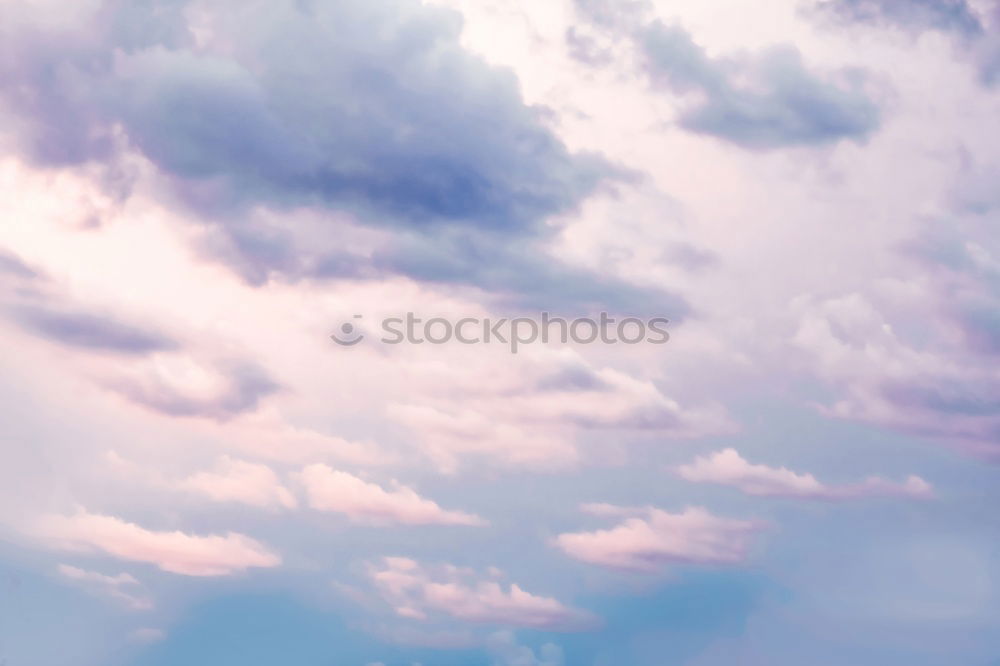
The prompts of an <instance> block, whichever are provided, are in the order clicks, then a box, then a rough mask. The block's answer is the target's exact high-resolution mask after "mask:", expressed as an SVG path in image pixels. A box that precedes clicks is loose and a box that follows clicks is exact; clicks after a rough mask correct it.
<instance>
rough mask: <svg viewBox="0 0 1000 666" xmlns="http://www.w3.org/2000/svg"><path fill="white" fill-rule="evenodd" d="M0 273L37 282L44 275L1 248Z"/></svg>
mask: <svg viewBox="0 0 1000 666" xmlns="http://www.w3.org/2000/svg"><path fill="white" fill-rule="evenodd" d="M0 273H5V274H7V275H11V276H13V277H15V278H20V279H23V280H35V279H38V278H41V277H42V274H41V273H39V272H38V271H37V270H35V269H34V268H32V267H31V266H29V265H28V264H26V263H25V262H24V261H23V260H22V259H21V257H19V256H17V255H16V254H14V253H13V252H10V251H9V250H6V249H4V248H2V247H0Z"/></svg>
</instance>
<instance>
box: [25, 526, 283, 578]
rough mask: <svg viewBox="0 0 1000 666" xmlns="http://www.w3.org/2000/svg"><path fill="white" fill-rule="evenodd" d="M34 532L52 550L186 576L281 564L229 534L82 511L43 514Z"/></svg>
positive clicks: (244, 538)
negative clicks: (167, 528)
mask: <svg viewBox="0 0 1000 666" xmlns="http://www.w3.org/2000/svg"><path fill="white" fill-rule="evenodd" d="M36 533H37V535H38V536H40V537H42V538H43V539H45V540H47V541H49V542H51V543H52V545H53V546H54V547H56V548H60V549H64V550H77V551H88V550H98V551H103V552H105V553H107V554H109V555H112V556H114V557H118V558H120V559H123V560H132V561H135V562H148V563H150V564H155V565H156V566H157V567H159V568H160V569H162V570H164V571H169V572H171V573H177V574H183V575H186V576H226V575H229V574H233V573H236V572H240V571H244V570H246V569H249V568H252V567H276V566H278V565H279V564H281V558H280V557H279V556H278V555H276V554H275V553H273V552H271V551H270V550H268V549H267V548H266V547H265V546H264V545H263V544H261V543H259V542H257V541H255V540H254V539H251V538H250V537H247V536H244V535H242V534H238V533H235V532H228V533H227V534H225V535H209V536H195V535H190V534H186V533H184V532H180V531H173V532H157V531H153V530H148V529H145V528H143V527H140V526H139V525H136V524H135V523H129V522H126V521H124V520H122V519H120V518H116V517H114V516H103V515H99V514H93V513H88V512H86V511H80V512H79V513H77V514H75V515H72V516H62V515H49V516H45V517H43V518H42V519H41V520H40V521H39V524H38V526H37V528H36Z"/></svg>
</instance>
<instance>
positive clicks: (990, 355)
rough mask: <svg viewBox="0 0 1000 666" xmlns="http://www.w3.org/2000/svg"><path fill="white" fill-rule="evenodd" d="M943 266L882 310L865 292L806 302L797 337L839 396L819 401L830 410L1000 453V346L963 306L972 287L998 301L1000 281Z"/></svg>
mask: <svg viewBox="0 0 1000 666" xmlns="http://www.w3.org/2000/svg"><path fill="white" fill-rule="evenodd" d="M960 256H961V255H960ZM988 257H989V254H988V253H987V254H986V255H984V256H983V258H984V259H986V258H988ZM941 268H942V270H941V271H940V273H938V274H936V275H935V276H934V279H933V280H930V281H925V280H923V279H920V280H919V282H917V284H916V288H917V289H918V291H919V293H920V294H921V298H920V300H919V302H917V303H915V304H914V305H913V306H912V308H911V307H899V308H896V309H893V308H891V306H890V305H883V306H881V307H878V306H876V304H874V303H873V302H872V301H871V300H870V299H869V298H868V297H866V296H863V295H861V294H859V293H851V294H846V295H842V296H838V297H833V298H828V299H822V300H814V299H809V300H807V301H805V302H802V303H800V306H799V309H800V318H799V326H798V330H797V331H796V333H795V338H794V343H795V344H796V345H797V346H798V347H799V349H801V350H802V351H803V352H805V353H806V355H807V358H808V359H809V361H810V362H811V366H812V368H813V370H814V371H815V372H816V374H817V375H818V376H819V377H820V378H821V379H823V380H825V381H826V382H828V383H829V384H830V385H832V386H834V387H835V388H836V389H837V391H838V393H837V399H836V400H835V401H834V402H833V403H832V404H830V405H827V406H825V407H824V408H823V409H824V411H825V412H826V413H828V414H830V415H831V416H835V417H839V418H844V419H850V420H856V421H862V422H866V423H873V424H876V425H880V426H884V427H889V428H893V429H895V430H898V431H901V432H905V433H909V434H913V435H918V436H922V437H930V438H934V439H938V440H941V441H943V442H945V443H947V444H950V445H953V446H956V447H958V448H961V449H963V450H965V451H967V452H970V453H972V454H974V455H978V456H981V457H984V458H990V459H996V460H1000V446H998V444H997V437H998V436H1000V416H998V414H1000V400H998V399H997V396H998V395H1000V376H998V374H997V372H996V367H997V366H996V353H995V352H994V351H992V350H991V348H990V344H989V339H988V338H983V337H982V336H987V335H988V331H989V326H990V323H989V321H988V320H987V321H985V322H981V321H980V322H977V321H974V320H973V321H969V320H968V319H965V318H964V316H963V315H964V313H963V308H962V307H961V304H962V302H963V300H965V299H966V298H968V296H969V295H971V294H977V295H978V297H981V298H983V299H987V300H986V302H988V301H989V299H991V298H995V296H991V295H990V292H991V290H993V289H994V288H995V287H994V286H992V285H990V284H989V283H988V282H986V283H981V282H978V280H977V279H972V280H969V279H968V278H970V277H971V276H970V275H968V274H966V273H965V271H961V270H959V271H957V274H953V273H952V269H946V268H943V267H941ZM883 308H884V310H885V311H887V312H891V313H892V314H891V315H886V314H884V313H883ZM911 322H919V326H920V329H919V330H921V331H922V333H921V335H920V336H915V337H914V336H912V333H911V332H912V331H913V330H917V329H915V328H914V327H913V323H911ZM979 325H985V327H986V329H985V330H983V329H978V328H977V327H978V326H979ZM956 333H959V335H958V336H956ZM962 335H964V336H965V339H963V338H962Z"/></svg>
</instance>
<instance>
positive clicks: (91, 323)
mask: <svg viewBox="0 0 1000 666" xmlns="http://www.w3.org/2000/svg"><path fill="white" fill-rule="evenodd" d="M10 313H11V315H12V316H13V319H14V320H15V321H16V322H17V323H19V324H20V325H21V326H22V327H24V328H25V329H27V330H29V331H31V332H32V333H34V334H36V335H38V336H40V337H43V338H45V339H47V340H49V341H51V342H55V343H57V344H60V345H64V346H67V347H77V348H82V349H91V350H95V351H104V352H113V353H118V354H128V355H142V354H149V353H151V352H156V351H164V350H170V349H176V348H177V347H178V344H177V342H175V341H174V340H172V339H170V338H169V337H167V336H165V335H163V334H161V333H158V332H155V331H149V330H146V329H144V328H141V327H139V326H135V325H133V324H129V323H125V322H122V321H119V320H117V319H115V318H114V317H112V316H110V315H98V314H94V313H90V312H80V311H70V310H64V309H56V308H54V307H48V306H40V305H27V304H24V305H17V306H13V307H11V308H10Z"/></svg>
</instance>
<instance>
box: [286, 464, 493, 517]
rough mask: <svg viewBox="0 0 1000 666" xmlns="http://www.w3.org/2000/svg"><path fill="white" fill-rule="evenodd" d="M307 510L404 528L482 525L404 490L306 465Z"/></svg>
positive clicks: (330, 469)
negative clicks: (338, 514) (385, 487)
mask: <svg viewBox="0 0 1000 666" xmlns="http://www.w3.org/2000/svg"><path fill="white" fill-rule="evenodd" d="M300 479H301V481H302V485H303V486H304V487H305V490H306V495H307V497H308V498H309V506H311V507H312V508H314V509H318V510H320V511H333V512H337V513H342V514H344V515H346V516H347V517H348V518H350V519H351V520H353V521H356V522H371V523H380V524H391V523H402V524H406V525H432V524H437V525H484V524H485V521H484V520H483V519H482V518H480V517H478V516H474V515H472V514H468V513H464V512H462V511H450V510H446V509H443V508H441V507H440V506H438V504H437V503H436V502H433V501H431V500H429V499H425V498H423V497H421V496H420V495H418V494H417V493H416V491H414V490H413V489H412V488H409V487H407V486H403V485H398V484H395V486H394V487H393V488H392V489H391V490H386V489H384V488H382V487H381V486H379V485H377V484H375V483H369V482H367V481H364V480H362V479H359V478H358V477H356V476H354V475H352V474H348V473H347V472H342V471H339V470H335V469H332V468H331V467H329V466H327V465H323V464H314V465H309V466H307V467H306V468H304V469H303V470H302V473H301V475H300Z"/></svg>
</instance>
